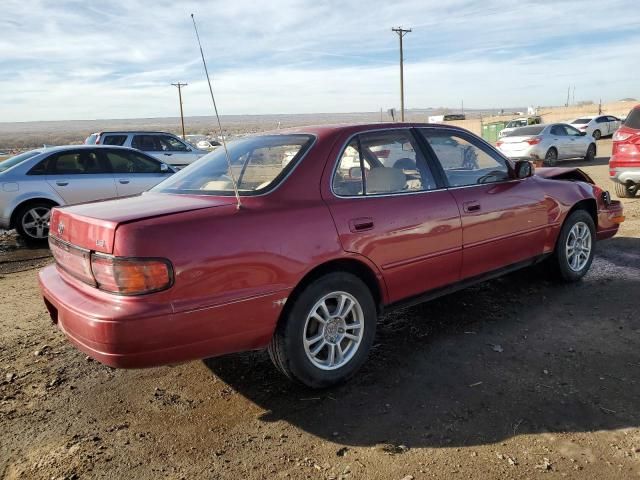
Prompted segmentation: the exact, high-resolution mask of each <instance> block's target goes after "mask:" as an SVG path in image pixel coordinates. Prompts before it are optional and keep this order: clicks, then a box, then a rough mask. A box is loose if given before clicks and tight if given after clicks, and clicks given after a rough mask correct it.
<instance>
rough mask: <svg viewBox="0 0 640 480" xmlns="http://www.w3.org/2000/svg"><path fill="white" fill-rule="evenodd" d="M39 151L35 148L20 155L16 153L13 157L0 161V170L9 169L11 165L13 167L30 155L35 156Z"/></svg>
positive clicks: (27, 158)
mask: <svg viewBox="0 0 640 480" xmlns="http://www.w3.org/2000/svg"><path fill="white" fill-rule="evenodd" d="M40 153H41V152H39V151H37V150H31V151H29V152H24V153H21V154H20V155H16V156H14V157H10V158H7V159H6V160H3V161H2V162H0V172H4V171H5V170H8V169H10V168H11V167H15V166H16V165H18V164H20V163H22V162H24V161H25V160H29V159H30V158H31V157H35V156H36V155H38V154H40Z"/></svg>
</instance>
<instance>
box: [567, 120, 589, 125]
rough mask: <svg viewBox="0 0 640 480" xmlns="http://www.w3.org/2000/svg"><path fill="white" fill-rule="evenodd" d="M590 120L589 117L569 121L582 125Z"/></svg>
mask: <svg viewBox="0 0 640 480" xmlns="http://www.w3.org/2000/svg"><path fill="white" fill-rule="evenodd" d="M590 121H591V119H590V118H576V119H575V120H574V121H573V122H571V123H577V124H579V125H583V124H586V123H589V122H590Z"/></svg>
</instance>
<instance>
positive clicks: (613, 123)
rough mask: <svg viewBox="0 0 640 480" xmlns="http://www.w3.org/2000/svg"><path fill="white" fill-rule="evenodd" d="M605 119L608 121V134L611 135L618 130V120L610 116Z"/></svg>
mask: <svg viewBox="0 0 640 480" xmlns="http://www.w3.org/2000/svg"><path fill="white" fill-rule="evenodd" d="M607 119H608V120H609V134H610V135H613V134H614V133H615V132H616V130H618V129H619V128H620V123H621V122H620V119H619V118H616V117H614V116H611V115H609V116H608V117H607Z"/></svg>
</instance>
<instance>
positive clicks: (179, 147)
mask: <svg viewBox="0 0 640 480" xmlns="http://www.w3.org/2000/svg"><path fill="white" fill-rule="evenodd" d="M158 138H159V140H160V146H161V147H162V150H163V151H165V152H187V151H188V150H189V149H188V147H187V146H186V145H185V144H184V143H182V142H181V141H180V140H178V139H177V138H174V137H171V136H169V135H160V136H159V137H158Z"/></svg>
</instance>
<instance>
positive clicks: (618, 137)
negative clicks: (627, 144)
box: [613, 130, 633, 142]
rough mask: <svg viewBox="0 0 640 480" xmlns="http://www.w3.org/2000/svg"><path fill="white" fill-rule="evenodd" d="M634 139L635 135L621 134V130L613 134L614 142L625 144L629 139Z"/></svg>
mask: <svg viewBox="0 0 640 480" xmlns="http://www.w3.org/2000/svg"><path fill="white" fill-rule="evenodd" d="M631 137H633V133H628V132H621V131H620V130H616V133H614V134H613V141H614V142H624V141H625V140H628V139H629V138H631Z"/></svg>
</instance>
